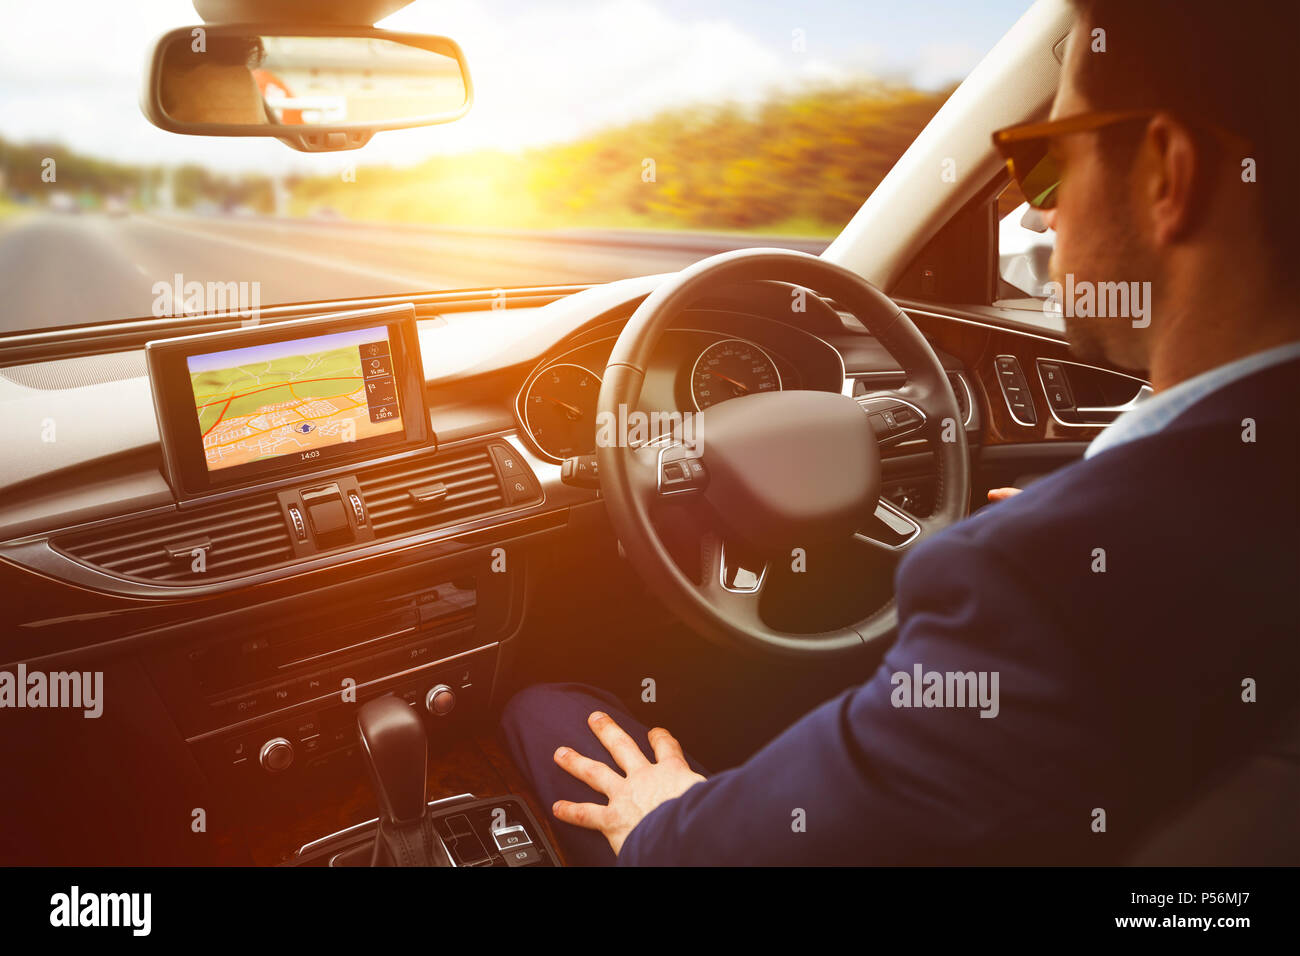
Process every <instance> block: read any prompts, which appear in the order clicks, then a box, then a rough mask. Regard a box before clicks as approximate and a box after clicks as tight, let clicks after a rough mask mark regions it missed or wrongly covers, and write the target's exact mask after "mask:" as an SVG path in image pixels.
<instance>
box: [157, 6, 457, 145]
mask: <svg viewBox="0 0 1300 956" xmlns="http://www.w3.org/2000/svg"><path fill="white" fill-rule="evenodd" d="M473 101H474V87H473V84H472V82H471V81H470V75H469V66H468V65H467V64H466V62H465V54H464V53H463V52H462V51H461V48H460V46H459V45H458V44H457V43H456V42H455V41H454V40H452V39H450V38H448V37H441V36H430V35H427V34H422V33H399V32H395V31H391V30H380V29H376V28H375V27H366V26H337V25H324V26H322V25H314V26H276V25H266V24H252V23H237V24H219V25H218V24H208V25H198V26H192V27H181V28H179V29H176V30H170V31H168V32H167V33H164V34H163V35H162V36H161V37H159V38H158V39H157V41H155V43H154V46H153V50H152V52H151V54H150V56H149V64H148V69H147V70H146V72H145V79H144V86H143V88H142V90H141V94H140V108H141V110H142V111H143V112H144V115H145V117H146V118H147V119H148V120H149V122H151V123H153V125H155V126H157V127H158V128H160V129H164V130H167V131H168V132H172V133H182V134H186V135H191V136H269V137H273V138H275V139H278V140H280V141H282V142H284V143H285V144H287V145H289V146H291V147H293V148H294V149H297V150H301V151H303V152H311V153H316V152H330V151H334V150H345V149H358V148H360V147H362V146H364V145H365V144H366V143H367V142H369V141H370V137H371V136H373V135H374V134H375V133H377V132H379V131H380V130H386V129H409V128H412V127H417V126H433V125H436V124H439V123H450V122H452V121H454V120H457V119H460V118H461V117H462V116H464V115H465V114H466V113H467V112H469V108H470V106H471V105H472V104H473Z"/></svg>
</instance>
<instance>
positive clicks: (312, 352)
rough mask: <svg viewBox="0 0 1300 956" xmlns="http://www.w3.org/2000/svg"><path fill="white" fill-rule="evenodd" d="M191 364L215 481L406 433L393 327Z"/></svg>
mask: <svg viewBox="0 0 1300 956" xmlns="http://www.w3.org/2000/svg"><path fill="white" fill-rule="evenodd" d="M186 362H187V364H188V367H189V374H190V385H191V387H192V389H193V392H194V408H195V411H196V412H197V414H198V419H199V431H200V433H201V434H202V436H203V454H204V457H205V458H206V459H207V466H208V470H209V471H216V470H219V469H222V468H233V467H235V466H237V465H247V464H250V463H252V462H257V461H262V460H265V459H268V458H278V457H281V456H283V455H295V454H296V455H300V456H302V457H311V453H312V452H313V451H319V450H320V449H322V448H326V447H329V446H333V445H338V444H342V443H344V442H356V441H363V440H365V439H367V438H374V437H378V436H382V435H391V434H393V433H394V432H401V431H402V429H403V426H402V416H401V409H400V408H399V407H398V400H397V385H396V383H395V381H394V379H393V359H392V355H391V353H390V350H389V342H388V329H387V327H385V326H380V327H379V328H374V329H356V330H353V331H349V332H336V333H333V334H329V335H318V336H313V337H311V338H303V339H294V340H292V341H289V342H274V343H271V344H268V345H256V346H251V347H249V348H242V349H231V350H229V351H225V352H212V353H209V354H206V355H191V356H189V357H188V358H187V359H186Z"/></svg>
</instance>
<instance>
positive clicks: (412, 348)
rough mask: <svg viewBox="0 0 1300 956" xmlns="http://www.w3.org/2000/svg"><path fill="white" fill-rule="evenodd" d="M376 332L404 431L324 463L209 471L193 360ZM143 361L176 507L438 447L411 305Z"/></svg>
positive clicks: (283, 327) (193, 339)
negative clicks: (383, 337)
mask: <svg viewBox="0 0 1300 956" xmlns="http://www.w3.org/2000/svg"><path fill="white" fill-rule="evenodd" d="M378 326H385V327H387V329H388V342H389V353H390V355H391V356H392V363H393V381H394V383H395V384H396V387H397V400H398V406H399V408H400V413H401V419H402V428H401V429H400V430H398V431H394V432H393V433H392V434H391V435H379V436H372V437H370V438H365V439H361V440H359V441H356V442H348V443H346V444H339V445H333V446H330V447H328V448H323V449H320V451H321V455H320V456H319V457H318V458H315V459H313V460H311V461H310V462H304V461H302V460H301V458H299V457H297V456H285V457H284V458H283V459H280V458H273V459H269V460H267V461H265V462H253V463H249V464H245V465H236V466H233V467H231V468H225V469H219V470H217V471H209V470H208V466H207V457H206V456H205V455H204V452H203V437H202V433H201V432H200V430H199V420H198V415H197V414H195V412H194V392H193V389H192V387H191V384H190V373H189V366H188V359H189V357H190V356H193V355H206V354H208V353H211V352H224V351H227V350H230V349H239V348H246V347H249V346H255V345H267V344H271V343H276V342H287V341H292V340H294V339H305V338H311V337H314V336H318V335H329V334H331V333H333V332H348V331H354V330H357V329H371V328H376V327H378ZM145 356H146V358H147V360H148V366H149V381H150V386H151V388H152V390H153V400H154V411H155V413H156V414H157V417H158V432H159V437H160V439H161V441H162V452H163V466H164V473H165V475H166V477H167V482H168V484H169V485H171V488H172V491H173V492H174V493H175V495H176V497H177V499H178V500H186V499H191V498H195V497H202V496H204V495H210V494H215V493H218V492H224V491H227V490H230V489H234V488H247V487H252V486H256V485H262V484H268V483H275V482H281V481H283V480H284V479H286V478H290V479H291V478H294V477H298V476H304V477H305V476H310V475H313V474H315V473H316V472H319V471H324V470H329V469H333V468H336V467H338V466H339V465H343V464H347V463H350V462H356V461H364V460H367V459H371V458H377V457H382V456H385V455H389V454H393V453H394V452H401V451H409V450H411V449H414V448H420V447H423V446H426V445H432V444H433V442H434V434H433V430H432V428H431V426H430V423H429V410H428V403H427V401H426V396H425V380H424V363H423V361H422V359H421V355H420V339H419V330H418V327H417V325H416V321H415V307H414V306H412V305H402V306H396V307H394V306H385V307H382V308H378V309H363V310H359V311H352V312H344V313H339V314H336V315H329V316H320V317H315V318H308V319H291V320H288V321H284V322H275V323H273V324H268V325H258V326H251V327H248V328H240V329H229V330H223V331H219V332H203V333H200V334H198V335H187V336H182V337H179V338H174V339H162V340H158V341H154V342H149V343H147V344H146V345H145Z"/></svg>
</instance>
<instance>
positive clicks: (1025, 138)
mask: <svg viewBox="0 0 1300 956" xmlns="http://www.w3.org/2000/svg"><path fill="white" fill-rule="evenodd" d="M1159 112H1162V111H1161V110H1154V109H1144V110H1109V111H1099V112H1095V113H1083V114H1080V115H1078V116H1067V117H1065V118H1064V119H1057V120H1049V121H1048V122H1045V123H1022V124H1020V125H1019V126H1008V127H1007V128H1006V129H1000V130H998V131H997V132H996V133H994V134H993V145H994V146H996V147H997V150H998V152H999V153H1001V154H1002V157H1003V159H1005V160H1006V161H1007V169H1008V170H1009V171H1010V173H1011V178H1012V179H1014V180H1015V181H1016V185H1017V186H1019V187H1020V192H1021V193H1022V194H1023V195H1024V197H1025V200H1026V201H1027V202H1028V203H1029V205H1030V206H1032V207H1033V208H1034V209H1052V208H1053V207H1055V206H1056V198H1057V192H1058V190H1059V187H1060V185H1061V178H1062V176H1063V175H1064V170H1063V169H1062V166H1061V161H1060V159H1059V158H1058V157H1057V156H1055V155H1053V153H1052V141H1053V140H1054V139H1056V138H1057V137H1060V136H1068V135H1070V134H1071V133H1084V132H1088V131H1090V130H1098V129H1104V128H1106V127H1108V126H1116V125H1118V124H1120V123H1131V122H1134V121H1136V120H1140V119H1150V118H1151V117H1152V116H1155V115H1156V114H1157V113H1159ZM1195 125H1197V126H1200V127H1202V128H1204V129H1207V130H1209V131H1210V132H1211V133H1213V134H1214V135H1215V136H1217V137H1218V138H1220V139H1222V140H1225V141H1227V142H1228V143H1229V144H1231V145H1233V146H1236V147H1238V148H1247V149H1248V148H1249V146H1248V144H1247V143H1246V141H1245V140H1244V139H1242V137H1240V136H1238V135H1236V134H1235V133H1231V132H1228V131H1227V130H1224V129H1220V128H1219V127H1216V126H1210V125H1208V124H1204V123H1199V124H1195Z"/></svg>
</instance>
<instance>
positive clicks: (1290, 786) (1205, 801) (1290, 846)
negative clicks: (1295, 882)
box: [1127, 709, 1300, 866]
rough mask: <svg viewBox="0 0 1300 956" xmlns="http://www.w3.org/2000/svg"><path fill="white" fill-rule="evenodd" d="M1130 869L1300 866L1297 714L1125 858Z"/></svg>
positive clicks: (1299, 723) (1299, 725)
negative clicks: (1156, 867)
mask: <svg viewBox="0 0 1300 956" xmlns="http://www.w3.org/2000/svg"><path fill="white" fill-rule="evenodd" d="M1127 863H1128V864H1130V865H1133V866H1296V865H1297V864H1300V709H1298V710H1295V711H1293V712H1292V713H1291V714H1290V715H1289V716H1288V717H1287V718H1286V719H1285V720H1284V721H1283V722H1282V724H1281V727H1280V731H1279V733H1278V734H1277V735H1275V736H1274V737H1272V738H1271V739H1269V741H1268V742H1267V743H1266V744H1264V745H1263V746H1261V747H1259V748H1258V749H1256V750H1255V751H1254V752H1253V753H1251V754H1250V755H1249V756H1247V757H1246V758H1245V759H1243V760H1242V761H1240V762H1238V763H1235V764H1233V765H1232V766H1231V767H1230V768H1228V769H1227V770H1225V771H1224V772H1223V773H1221V774H1219V775H1217V776H1216V777H1215V778H1214V779H1213V780H1211V781H1210V782H1209V783H1208V784H1207V785H1206V786H1205V787H1203V788H1202V789H1201V790H1200V791H1199V792H1198V793H1197V794H1195V795H1194V796H1193V797H1192V798H1190V799H1189V801H1188V802H1187V803H1185V804H1184V805H1182V806H1181V807H1179V808H1178V809H1177V810H1176V811H1175V813H1174V815H1173V817H1172V818H1171V819H1170V820H1169V821H1168V822H1167V823H1165V824H1164V825H1162V826H1161V827H1159V828H1158V829H1157V830H1156V831H1155V832H1154V833H1153V834H1151V836H1149V837H1148V838H1147V839H1146V840H1145V841H1144V842H1143V843H1142V845H1141V846H1139V848H1138V849H1137V851H1136V852H1135V853H1134V854H1133V855H1132V856H1131V857H1130V858H1129V859H1128V860H1127Z"/></svg>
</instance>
